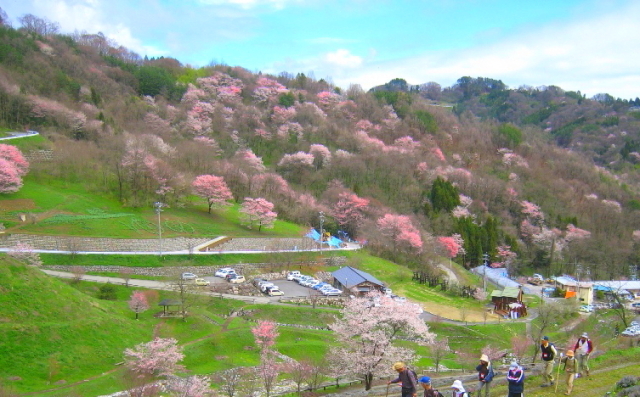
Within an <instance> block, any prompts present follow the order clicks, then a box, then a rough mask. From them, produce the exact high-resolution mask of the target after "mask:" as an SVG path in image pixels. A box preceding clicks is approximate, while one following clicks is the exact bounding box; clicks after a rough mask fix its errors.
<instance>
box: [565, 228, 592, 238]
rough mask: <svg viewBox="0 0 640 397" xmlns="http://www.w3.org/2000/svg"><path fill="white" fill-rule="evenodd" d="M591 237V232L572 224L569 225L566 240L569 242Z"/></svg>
mask: <svg viewBox="0 0 640 397" xmlns="http://www.w3.org/2000/svg"><path fill="white" fill-rule="evenodd" d="M589 237H591V232H590V231H588V230H584V229H580V228H578V227H575V226H574V225H572V224H568V225H567V233H566V234H565V237H564V238H565V240H567V242H571V241H575V240H583V239H586V238H589Z"/></svg>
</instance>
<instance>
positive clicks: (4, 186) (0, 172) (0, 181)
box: [0, 144, 29, 193]
mask: <svg viewBox="0 0 640 397" xmlns="http://www.w3.org/2000/svg"><path fill="white" fill-rule="evenodd" d="M27 171H29V162H28V161H27V160H26V159H25V158H24V156H23V155H22V152H20V150H19V149H18V148H17V147H15V146H12V145H4V144H0V193H15V192H17V191H18V190H20V188H21V187H22V177H23V176H24V175H26V173H27Z"/></svg>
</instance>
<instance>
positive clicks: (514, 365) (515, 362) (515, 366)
mask: <svg viewBox="0 0 640 397" xmlns="http://www.w3.org/2000/svg"><path fill="white" fill-rule="evenodd" d="M509 368H510V369H516V368H518V362H517V361H516V360H513V361H511V365H510V366H509Z"/></svg>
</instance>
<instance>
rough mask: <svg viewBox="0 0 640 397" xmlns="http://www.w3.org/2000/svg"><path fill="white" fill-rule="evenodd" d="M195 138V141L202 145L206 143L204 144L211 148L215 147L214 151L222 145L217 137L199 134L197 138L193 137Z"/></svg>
mask: <svg viewBox="0 0 640 397" xmlns="http://www.w3.org/2000/svg"><path fill="white" fill-rule="evenodd" d="M193 140H194V141H195V142H197V143H198V144H200V145H204V146H208V147H210V148H213V149H214V151H216V152H218V151H219V150H220V145H218V142H216V140H215V139H213V138H209V137H207V136H197V137H195V138H193Z"/></svg>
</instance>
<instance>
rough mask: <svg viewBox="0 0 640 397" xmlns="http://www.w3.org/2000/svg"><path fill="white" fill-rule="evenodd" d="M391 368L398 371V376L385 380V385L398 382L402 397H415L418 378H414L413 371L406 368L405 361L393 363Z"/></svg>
mask: <svg viewBox="0 0 640 397" xmlns="http://www.w3.org/2000/svg"><path fill="white" fill-rule="evenodd" d="M392 368H393V370H394V371H397V372H398V377H397V378H396V379H394V380H390V381H389V382H387V385H390V384H391V383H400V386H402V397H416V396H417V393H418V380H417V379H416V375H415V372H413V371H412V370H410V369H409V368H407V366H406V365H405V363H403V362H400V361H398V362H397V363H395V364H393V367H392Z"/></svg>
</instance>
